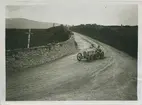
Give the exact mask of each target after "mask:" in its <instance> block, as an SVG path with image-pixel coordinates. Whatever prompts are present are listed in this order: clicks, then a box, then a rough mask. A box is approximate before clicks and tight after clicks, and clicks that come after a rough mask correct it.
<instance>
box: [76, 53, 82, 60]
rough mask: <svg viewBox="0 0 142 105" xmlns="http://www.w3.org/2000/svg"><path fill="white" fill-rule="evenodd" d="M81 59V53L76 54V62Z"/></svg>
mask: <svg viewBox="0 0 142 105" xmlns="http://www.w3.org/2000/svg"><path fill="white" fill-rule="evenodd" d="M82 57H83V56H82V54H81V53H78V54H77V60H78V61H81V59H82Z"/></svg>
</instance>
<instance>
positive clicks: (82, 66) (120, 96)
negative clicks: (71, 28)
mask: <svg viewBox="0 0 142 105" xmlns="http://www.w3.org/2000/svg"><path fill="white" fill-rule="evenodd" d="M74 36H75V40H76V42H77V43H78V47H79V49H85V48H88V47H89V46H90V43H94V44H95V45H97V44H99V45H101V48H103V49H104V51H105V57H106V58H105V59H102V60H97V61H93V62H84V61H83V62H78V61H77V59H76V54H74V55H70V56H67V57H64V58H62V59H59V60H56V61H54V62H51V63H47V64H44V65H41V66H38V67H34V68H28V69H26V70H23V71H20V72H17V73H14V74H13V75H12V76H10V77H7V92H6V96H7V97H6V99H7V100H136V99H137V81H136V78H137V67H136V66H137V63H136V59H134V58H132V57H130V56H128V55H127V54H125V53H123V52H120V51H118V50H116V49H114V48H112V47H110V46H108V45H106V44H103V43H100V42H98V41H96V40H93V39H91V38H88V37H86V36H82V35H80V34H78V33H74Z"/></svg>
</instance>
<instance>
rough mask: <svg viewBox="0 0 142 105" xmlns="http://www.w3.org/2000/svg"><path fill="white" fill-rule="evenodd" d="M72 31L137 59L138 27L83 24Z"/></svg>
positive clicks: (72, 28)
mask: <svg viewBox="0 0 142 105" xmlns="http://www.w3.org/2000/svg"><path fill="white" fill-rule="evenodd" d="M71 30H73V31H76V32H78V33H81V34H84V35H86V36H89V37H91V38H94V39H97V40H99V41H101V42H103V43H106V44H108V45H111V46H113V47H115V48H117V49H119V50H121V51H124V52H126V53H128V54H129V55H131V56H133V57H135V58H136V57H137V47H138V26H101V25H96V24H86V25H83V24H81V25H78V26H73V27H71Z"/></svg>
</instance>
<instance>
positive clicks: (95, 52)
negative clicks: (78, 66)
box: [77, 48, 104, 61]
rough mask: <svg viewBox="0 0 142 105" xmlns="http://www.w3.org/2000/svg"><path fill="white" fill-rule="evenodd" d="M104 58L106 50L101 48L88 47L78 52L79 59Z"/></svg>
mask: <svg viewBox="0 0 142 105" xmlns="http://www.w3.org/2000/svg"><path fill="white" fill-rule="evenodd" d="M102 58H104V51H103V50H102V49H100V48H88V49H85V50H83V51H81V52H79V53H78V54H77V60H78V61H81V60H87V61H92V60H97V59H102Z"/></svg>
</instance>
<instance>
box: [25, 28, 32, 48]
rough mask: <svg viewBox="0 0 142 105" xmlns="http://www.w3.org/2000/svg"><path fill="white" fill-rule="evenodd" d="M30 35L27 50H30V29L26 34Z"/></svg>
mask: <svg viewBox="0 0 142 105" xmlns="http://www.w3.org/2000/svg"><path fill="white" fill-rule="evenodd" d="M26 34H28V44H27V48H30V39H31V34H32V33H31V29H29V31H28V32H27V33H26Z"/></svg>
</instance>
